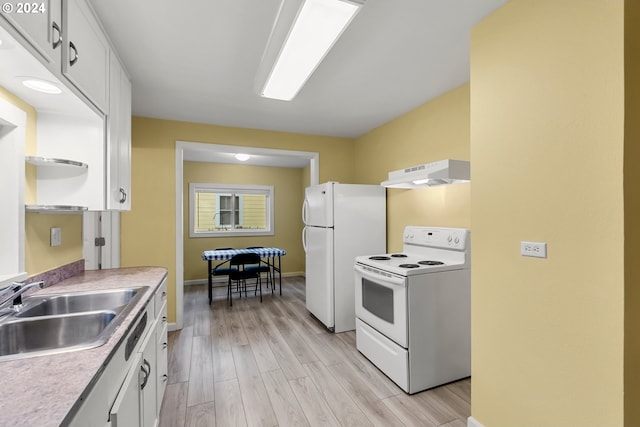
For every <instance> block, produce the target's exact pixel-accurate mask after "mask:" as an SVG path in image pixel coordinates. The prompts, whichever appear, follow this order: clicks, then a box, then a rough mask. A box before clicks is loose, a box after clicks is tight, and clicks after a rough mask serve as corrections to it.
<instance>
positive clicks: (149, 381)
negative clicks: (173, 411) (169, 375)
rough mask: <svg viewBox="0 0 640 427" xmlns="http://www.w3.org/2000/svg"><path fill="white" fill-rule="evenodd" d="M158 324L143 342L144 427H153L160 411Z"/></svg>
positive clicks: (142, 389)
mask: <svg viewBox="0 0 640 427" xmlns="http://www.w3.org/2000/svg"><path fill="white" fill-rule="evenodd" d="M156 326H157V322H156V323H154V325H153V326H152V327H151V328H152V329H151V330H150V331H149V333H148V334H147V337H146V339H145V341H144V343H143V344H142V361H141V363H142V364H141V367H142V375H143V378H142V383H141V385H140V401H141V403H142V420H141V423H140V425H141V426H142V427H153V426H155V424H156V418H157V416H158V411H157V409H156V399H157V379H158V373H157V372H156V370H157V363H156V346H157V340H156V329H155V328H156Z"/></svg>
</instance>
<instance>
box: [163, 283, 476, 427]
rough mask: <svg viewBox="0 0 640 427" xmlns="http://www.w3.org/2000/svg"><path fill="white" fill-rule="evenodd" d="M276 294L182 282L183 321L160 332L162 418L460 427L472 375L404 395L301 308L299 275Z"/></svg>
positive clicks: (170, 422) (350, 338)
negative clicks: (165, 339) (165, 363)
mask: <svg viewBox="0 0 640 427" xmlns="http://www.w3.org/2000/svg"><path fill="white" fill-rule="evenodd" d="M282 282H283V283H282V296H280V295H278V294H277V292H276V293H275V294H273V295H271V294H270V292H268V293H266V294H265V295H264V298H263V302H262V303H260V300H259V298H258V297H253V295H252V294H251V293H250V294H249V297H248V298H245V297H242V298H238V296H237V295H236V296H235V297H234V301H233V306H232V307H229V306H228V304H227V302H226V288H216V289H214V301H213V303H212V305H211V306H209V304H208V296H207V289H206V285H197V286H187V287H185V294H184V301H185V307H184V310H185V311H184V328H183V329H182V330H181V331H174V332H170V333H169V383H168V386H167V389H166V393H165V396H164V401H163V403H162V409H161V411H160V426H162V427H183V426H184V427H187V426H189V427H192V426H193V427H196V426H197V427H208V426H217V427H228V426H264V427H275V426H279V427H285V426H343V427H351V426H384V427H390V426H420V427H437V426H440V427H465V426H466V425H467V422H466V419H467V417H468V416H469V415H470V414H471V398H470V395H471V380H470V379H465V380H461V381H457V382H455V383H451V384H447V385H444V386H441V387H437V388H434V389H431V390H427V391H424V392H422V393H418V394H414V395H412V396H409V395H407V394H406V393H404V392H403V391H402V390H401V389H400V388H398V387H397V386H396V385H395V384H394V383H393V382H392V381H391V380H389V379H388V378H387V377H386V376H385V375H384V374H382V373H381V372H380V371H379V370H378V369H377V368H376V367H375V366H374V365H372V364H371V363H370V362H369V361H368V360H367V359H366V358H365V357H364V356H362V355H361V354H360V353H359V352H358V350H357V349H356V347H355V333H354V332H353V331H351V332H344V333H340V334H332V333H329V332H328V331H327V330H326V329H325V328H324V327H323V326H322V325H321V324H320V323H319V322H318V321H317V320H315V319H314V318H313V317H311V316H310V315H309V313H308V312H307V310H306V308H305V303H304V289H305V287H304V278H303V277H290V278H283V279H282Z"/></svg>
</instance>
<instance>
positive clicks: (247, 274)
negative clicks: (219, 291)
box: [227, 253, 262, 306]
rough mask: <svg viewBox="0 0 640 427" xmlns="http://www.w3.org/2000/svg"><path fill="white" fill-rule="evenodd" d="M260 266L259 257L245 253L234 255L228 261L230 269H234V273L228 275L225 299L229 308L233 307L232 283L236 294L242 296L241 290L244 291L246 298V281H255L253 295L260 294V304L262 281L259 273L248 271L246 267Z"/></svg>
mask: <svg viewBox="0 0 640 427" xmlns="http://www.w3.org/2000/svg"><path fill="white" fill-rule="evenodd" d="M255 264H260V255H258V254H256V253H245V254H238V255H234V256H233V258H231V259H230V260H229V265H230V266H231V268H235V271H231V272H230V273H229V282H228V283H227V298H228V299H229V306H232V305H233V298H232V296H233V288H232V286H233V282H235V284H236V292H238V293H240V296H242V290H243V289H244V296H245V297H246V296H247V280H248V279H255V280H256V282H255V290H254V295H256V294H257V293H258V291H259V292H260V302H262V279H261V275H260V272H258V271H256V270H250V269H249V268H248V267H249V266H252V265H255Z"/></svg>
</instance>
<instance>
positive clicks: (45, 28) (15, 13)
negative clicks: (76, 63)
mask: <svg viewBox="0 0 640 427" xmlns="http://www.w3.org/2000/svg"><path fill="white" fill-rule="evenodd" d="M61 3H62V0H40V1H38V2H22V1H5V2H3V12H2V16H3V17H4V18H5V19H6V20H7V21H8V22H9V23H10V24H11V25H12V26H13V27H14V28H15V29H16V30H17V31H18V32H19V33H20V34H21V35H22V36H23V37H24V38H25V39H26V40H27V41H28V42H29V44H31V46H32V47H33V48H34V49H35V50H36V51H37V52H38V53H39V54H40V55H41V56H42V59H44V62H45V64H46V65H47V66H48V68H49V69H50V70H52V71H60V60H61V53H60V51H61V50H62V49H61V45H62V30H61V25H62V5H61ZM9 10H11V12H10V13H7V12H8V11H9Z"/></svg>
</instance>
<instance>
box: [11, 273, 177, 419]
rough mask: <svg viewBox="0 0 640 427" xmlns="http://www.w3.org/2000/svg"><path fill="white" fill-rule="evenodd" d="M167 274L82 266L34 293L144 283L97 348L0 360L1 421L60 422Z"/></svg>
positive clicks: (93, 380) (65, 417)
mask: <svg viewBox="0 0 640 427" xmlns="http://www.w3.org/2000/svg"><path fill="white" fill-rule="evenodd" d="M166 276H167V270H166V269H165V268H159V267H132V268H120V269H108V270H95V271H94V270H92V271H85V272H83V273H80V274H78V275H75V276H73V277H71V278H69V279H66V280H64V281H62V282H60V283H57V284H55V285H53V286H50V287H47V288H45V289H42V290H39V291H38V292H36V293H34V295H48V294H57V293H62V292H70V291H73V292H76V291H91V290H94V291H95V290H105V289H117V288H128V287H139V286H148V287H149V288H148V290H146V291H145V294H144V295H143V296H142V298H141V299H140V300H139V301H138V303H137V304H136V305H135V306H134V307H133V309H132V310H131V312H130V313H129V314H128V315H127V317H126V318H125V319H124V320H123V322H122V323H121V324H120V325H119V326H118V328H117V329H116V330H115V332H114V333H113V335H112V336H111V338H109V340H108V341H107V342H106V343H105V344H103V345H101V346H99V347H95V348H91V349H87V350H79V351H71V352H68V353H60V354H52V355H48V356H38V357H27V358H24V359H19V360H9V361H6V362H0V378H1V381H0V383H1V384H2V390H1V391H0V425H2V426H9V425H10V426H39V427H45V426H59V425H61V424H63V423H67V422H69V421H70V420H71V417H72V415H73V414H70V411H72V410H74V411H75V410H77V409H78V408H77V407H74V405H76V403H77V402H78V399H79V398H80V396H82V395H83V394H84V395H86V393H87V392H88V391H89V389H90V388H91V387H92V386H93V384H94V383H95V381H96V380H97V379H98V376H99V373H101V372H102V369H103V365H105V364H106V363H107V362H108V361H109V359H110V358H111V356H112V353H113V352H115V350H116V349H117V347H118V344H119V343H120V341H121V340H122V339H123V337H124V335H125V334H126V332H127V331H128V329H129V328H130V327H131V326H132V324H133V322H134V321H135V320H136V319H137V317H138V316H139V314H140V312H141V310H142V309H143V308H144V307H145V306H146V305H147V303H148V302H149V301H150V299H151V297H152V296H153V294H154V292H155V290H156V289H157V287H158V285H160V283H161V282H162V280H163V279H164V278H165V277H166Z"/></svg>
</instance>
